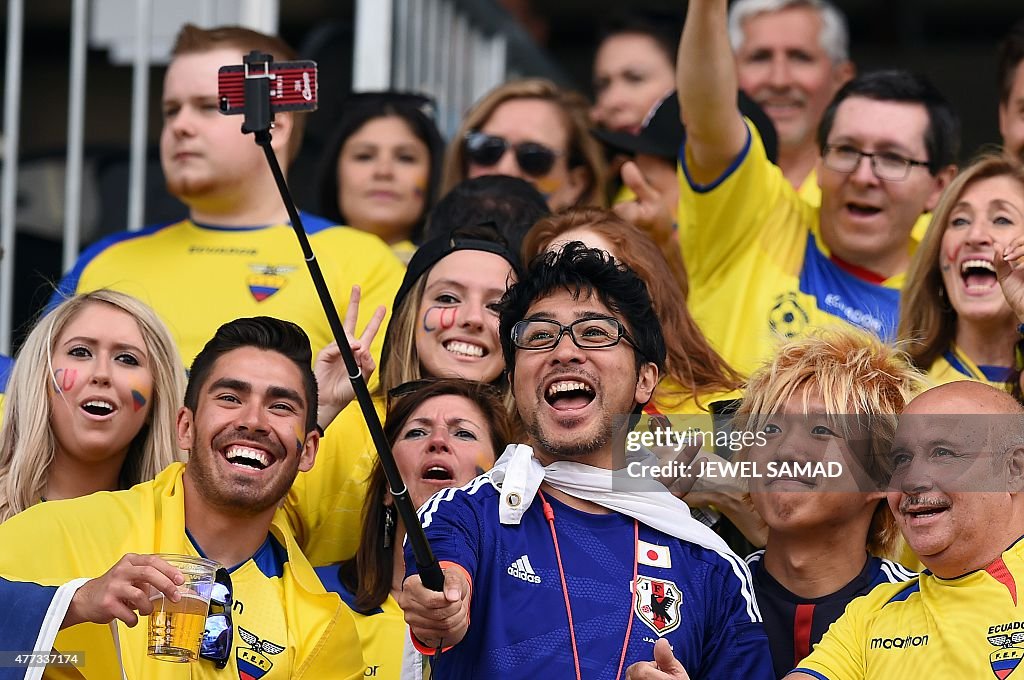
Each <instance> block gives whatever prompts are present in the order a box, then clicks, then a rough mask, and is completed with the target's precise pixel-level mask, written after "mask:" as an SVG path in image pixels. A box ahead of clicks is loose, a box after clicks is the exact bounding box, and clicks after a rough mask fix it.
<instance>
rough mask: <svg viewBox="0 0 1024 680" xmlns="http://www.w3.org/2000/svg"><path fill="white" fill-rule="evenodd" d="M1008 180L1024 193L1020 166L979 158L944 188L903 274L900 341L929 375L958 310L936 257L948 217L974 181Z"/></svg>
mask: <svg viewBox="0 0 1024 680" xmlns="http://www.w3.org/2000/svg"><path fill="white" fill-rule="evenodd" d="M993 177H1009V178H1010V179H1012V180H1015V181H1016V182H1017V184H1019V185H1020V186H1021V187H1022V189H1024V166H1022V165H1021V164H1020V162H1019V161H1017V160H1016V159H1014V158H1011V157H1010V156H1009V155H1003V154H1000V153H987V154H985V155H983V156H980V157H979V158H978V159H976V160H975V161H974V162H973V163H971V164H970V165H969V166H968V167H967V168H965V169H964V171H963V172H961V173H960V174H959V175H957V177H956V178H955V179H954V180H953V181H952V182H951V183H950V184H949V186H948V187H946V190H945V191H944V192H943V193H942V198H941V199H939V205H938V207H936V208H935V213H934V214H933V216H932V221H931V224H930V225H929V226H928V233H927V234H925V237H924V239H923V240H922V241H921V245H919V246H918V248H917V252H916V253H914V259H913V260H911V262H910V269H909V270H908V271H907V281H906V283H905V284H904V286H903V294H902V296H901V300H900V322H899V327H898V330H897V336H898V337H899V339H900V340H901V341H903V342H905V343H906V346H907V350H906V351H907V354H909V355H910V358H911V360H912V361H913V362H914V365H915V366H917V367H918V368H920V369H922V370H925V371H927V370H928V369H929V368H930V367H931V365H932V364H933V363H934V362H935V360H936V359H938V358H939V357H940V356H942V354H943V352H945V351H946V350H948V349H949V347H950V345H952V344H953V342H954V340H956V324H957V315H956V310H955V309H953V307H952V305H950V304H949V300H948V295H947V292H946V284H945V283H943V281H942V268H941V263H940V262H939V254H940V251H941V249H942V237H943V236H944V235H945V233H946V228H947V227H948V226H949V218H950V214H951V213H952V212H953V208H954V207H956V204H957V203H958V202H959V201H960V198H961V196H963V194H964V192H965V191H967V189H968V187H970V186H971V185H972V184H974V183H975V182H978V181H981V180H984V179H991V178H993Z"/></svg>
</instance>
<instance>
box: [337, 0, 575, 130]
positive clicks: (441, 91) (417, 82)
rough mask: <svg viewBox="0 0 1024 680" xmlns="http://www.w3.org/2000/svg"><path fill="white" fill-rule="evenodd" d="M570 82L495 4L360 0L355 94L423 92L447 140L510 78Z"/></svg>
mask: <svg viewBox="0 0 1024 680" xmlns="http://www.w3.org/2000/svg"><path fill="white" fill-rule="evenodd" d="M518 74H530V75H536V76H546V77H549V78H552V79H554V80H556V81H561V82H565V80H566V78H565V76H564V74H563V73H562V71H561V69H560V68H559V67H557V66H556V65H555V64H554V62H552V61H551V60H550V59H549V58H548V57H547V55H546V54H545V53H544V52H543V51H542V50H541V49H540V48H539V47H538V46H537V45H536V44H535V43H534V42H533V40H532V39H531V38H530V37H529V36H528V35H527V34H526V32H525V31H524V30H523V29H522V28H521V27H520V26H519V24H518V23H517V22H516V21H515V20H513V19H512V17H511V16H509V14H508V13H507V12H506V11H505V10H504V9H502V8H501V7H500V6H498V4H497V3H496V2H495V1H494V0H357V2H356V46H355V52H354V59H353V74H352V83H353V88H352V89H353V90H355V91H357V92H360V91H365V90H385V89H394V90H400V91H413V92H422V93H424V94H428V95H431V96H432V97H434V99H435V100H436V101H437V108H438V111H437V120H438V124H439V126H440V128H441V130H442V132H444V133H446V134H447V135H448V136H450V135H451V133H453V132H454V131H455V129H456V128H457V127H458V123H459V120H460V119H461V117H462V115H463V114H464V113H465V111H466V110H467V109H468V108H469V107H470V106H471V105H472V104H473V102H475V101H476V100H477V99H479V98H480V97H481V96H482V95H484V94H485V93H486V92H487V91H488V90H490V89H491V88H493V87H495V86H496V85H499V84H501V83H502V82H504V81H505V80H506V79H508V78H509V77H510V76H512V75H518Z"/></svg>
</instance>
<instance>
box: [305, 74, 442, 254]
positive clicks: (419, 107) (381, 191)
mask: <svg viewBox="0 0 1024 680" xmlns="http://www.w3.org/2000/svg"><path fill="white" fill-rule="evenodd" d="M432 108H433V104H432V102H431V101H430V100H429V99H427V98H426V97H422V96H419V95H412V94H402V93H397V92H369V93H360V94H356V95H352V96H351V97H349V98H348V100H346V103H345V106H344V108H343V111H344V113H343V114H342V116H341V118H340V120H339V121H338V124H337V127H336V129H335V132H334V135H333V137H332V138H331V142H330V143H329V144H328V145H327V148H326V150H325V152H324V155H323V161H322V169H321V171H320V179H319V194H320V212H321V214H322V215H324V217H327V218H329V219H332V220H334V221H336V222H338V223H339V224H347V225H349V226H351V227H355V228H356V229H361V230H362V231H368V232H370V233H372V234H376V235H377V236H379V237H380V238H382V239H383V240H384V241H385V242H386V243H388V244H389V245H391V247H392V248H393V249H394V250H395V253H396V254H397V255H398V256H399V257H400V258H401V259H402V260H403V261H405V262H407V261H408V259H409V257H411V256H412V253H413V252H414V251H415V249H416V248H415V246H416V244H418V243H419V241H420V236H421V235H422V232H423V225H424V222H425V221H426V217H427V213H428V212H429V211H430V208H431V206H433V204H434V200H435V199H436V196H437V189H438V184H439V179H440V170H441V159H442V156H443V154H444V141H443V140H442V139H441V134H440V133H439V132H438V130H437V126H436V125H435V124H434V122H433V120H432V119H431V117H430V116H429V115H428V114H427V113H426V112H425V110H427V111H429V110H432Z"/></svg>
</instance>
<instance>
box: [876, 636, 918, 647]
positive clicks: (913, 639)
mask: <svg viewBox="0 0 1024 680" xmlns="http://www.w3.org/2000/svg"><path fill="white" fill-rule="evenodd" d="M927 644H928V636H927V635H907V636H906V637H891V638H871V649H909V648H911V647H924V646H926V645H927Z"/></svg>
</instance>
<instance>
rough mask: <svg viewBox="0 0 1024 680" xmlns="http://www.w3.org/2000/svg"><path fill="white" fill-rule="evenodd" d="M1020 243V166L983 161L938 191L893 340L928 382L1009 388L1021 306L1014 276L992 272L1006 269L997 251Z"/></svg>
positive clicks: (1017, 358)
mask: <svg viewBox="0 0 1024 680" xmlns="http://www.w3.org/2000/svg"><path fill="white" fill-rule="evenodd" d="M1022 238H1024V168H1022V167H1021V165H1020V163H1019V162H1018V161H1016V160H1014V159H1011V158H1009V157H1004V156H1002V155H994V154H992V155H986V156H983V157H981V158H980V159H978V160H977V161H975V162H974V163H972V164H971V165H970V166H968V167H967V168H965V169H964V170H963V171H962V172H961V173H960V174H959V175H958V176H957V177H956V179H954V180H953V182H952V183H950V185H949V186H948V187H946V190H945V192H944V193H943V195H942V198H941V199H940V201H939V205H938V207H937V208H936V209H935V213H934V214H933V216H932V223H931V227H930V228H929V229H928V233H927V235H926V236H925V238H924V240H923V241H922V242H921V245H920V246H918V248H917V252H916V253H915V255H914V259H913V260H912V261H911V264H910V269H909V270H908V272H907V282H906V284H905V285H904V287H903V294H902V298H901V301H900V322H899V337H900V339H901V340H903V341H905V342H907V353H908V354H909V355H910V357H911V359H912V360H913V361H914V363H915V365H916V366H917V367H918V368H920V369H921V370H924V371H927V372H928V377H929V378H930V379H931V380H932V381H933V382H935V383H936V384H942V383H947V382H952V381H954V380H977V381H980V382H985V383H988V384H990V385H992V386H994V387H998V388H1000V389H1005V390H1007V391H1010V390H1011V389H1012V387H1013V386H1014V385H1015V384H1016V383H1017V378H1018V375H1019V374H1020V372H1021V368H1022V363H1021V354H1020V350H1019V348H1018V345H1019V342H1020V339H1021V337H1020V334H1019V332H1018V324H1019V323H1020V321H1021V320H1024V314H1021V313H1024V309H1019V306H1020V305H1019V303H1016V302H1015V299H1016V298H1015V296H1014V295H1013V292H1012V291H1013V290H1014V289H1013V288H1012V286H1014V284H1015V283H1016V282H1017V279H1019V278H1020V275H1016V276H1009V275H1008V274H1006V275H1003V274H999V275H997V272H999V269H1000V267H1004V266H1006V265H1004V261H1003V256H1004V249H1009V247H1010V246H1011V245H1016V244H1017V243H1019V242H1020V241H1021V239H1022ZM1007 269H1008V268H1007ZM1000 283H1002V285H1000ZM1007 285H1010V286H1011V288H1010V289H1009V290H1007ZM1017 287H1019V284H1017ZM1008 300H1010V302H1008ZM1015 312H1018V314H1015ZM1018 316H1021V319H1018Z"/></svg>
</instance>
